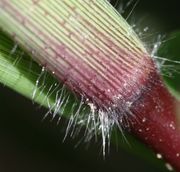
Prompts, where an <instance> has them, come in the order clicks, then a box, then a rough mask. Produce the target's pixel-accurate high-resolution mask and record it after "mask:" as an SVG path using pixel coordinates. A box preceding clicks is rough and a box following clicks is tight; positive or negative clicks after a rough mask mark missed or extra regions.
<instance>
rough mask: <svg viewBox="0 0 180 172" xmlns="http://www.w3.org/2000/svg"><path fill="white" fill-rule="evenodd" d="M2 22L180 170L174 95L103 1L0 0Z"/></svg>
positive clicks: (71, 84)
mask: <svg viewBox="0 0 180 172" xmlns="http://www.w3.org/2000/svg"><path fill="white" fill-rule="evenodd" d="M0 28H1V29H2V30H3V31H5V32H6V33H8V34H9V35H11V37H13V38H14V40H15V41H17V42H18V43H19V44H21V45H22V46H23V47H24V49H26V51H28V52H29V53H31V54H32V57H33V58H34V59H35V60H36V61H37V62H38V63H40V64H41V65H42V66H44V67H45V68H46V69H48V70H49V71H50V72H52V73H53V74H54V75H55V76H56V77H57V78H58V79H59V80H60V81H63V82H64V83H65V84H66V85H67V86H68V87H69V88H70V89H71V90H72V91H74V92H76V93H77V95H79V96H83V97H84V98H85V99H86V100H88V101H90V102H92V103H94V105H96V106H97V107H98V108H99V109H102V110H105V111H109V112H111V113H110V114H111V115H116V116H117V118H118V120H119V121H120V123H122V124H123V125H124V127H126V128H127V129H129V130H131V132H133V133H134V134H135V135H136V136H138V137H139V138H140V139H141V140H143V141H144V142H145V143H147V144H148V145H150V146H151V147H152V148H153V149H154V150H155V151H156V152H158V153H159V154H161V156H163V157H164V158H165V159H166V160H167V161H168V162H169V163H170V164H171V165H172V166H174V168H176V169H177V170H179V171H180V156H179V155H180V132H179V126H178V124H177V122H176V121H177V120H176V113H175V111H176V110H175V101H174V99H173V98H172V96H171V95H170V94H169V92H168V91H167V89H166V88H165V86H164V85H163V83H162V81H161V78H160V77H159V74H158V72H157V69H156V67H155V64H154V62H153V60H152V59H151V58H150V56H149V54H148V53H147V52H146V50H145V48H144V46H143V44H142V42H141V41H140V40H139V39H138V37H137V36H136V34H135V33H134V32H133V30H132V29H131V27H130V26H129V25H128V24H127V23H126V21H125V20H124V19H123V18H122V17H121V16H120V15H119V14H118V13H117V12H116V11H115V10H114V9H113V8H112V6H111V5H110V4H109V3H108V2H107V1H106V0H60V1H58V0H0ZM112 112H113V113H112ZM114 112H115V113H114ZM127 121H128V124H127ZM126 124H127V125H126Z"/></svg>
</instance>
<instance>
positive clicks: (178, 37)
mask: <svg viewBox="0 0 180 172" xmlns="http://www.w3.org/2000/svg"><path fill="white" fill-rule="evenodd" d="M158 56H159V57H160V58H162V59H163V60H162V59H161V63H162V67H161V68H162V74H163V78H164V80H165V82H166V84H167V86H168V87H169V89H170V91H171V92H172V94H174V95H175V96H176V97H177V98H178V99H180V32H178V31H176V32H173V33H171V34H170V35H169V36H168V37H167V38H166V41H165V42H164V43H163V44H162V46H161V47H160V49H159V51H158Z"/></svg>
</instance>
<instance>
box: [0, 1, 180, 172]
mask: <svg viewBox="0 0 180 172" xmlns="http://www.w3.org/2000/svg"><path fill="white" fill-rule="evenodd" d="M121 2H122V1H120V3H121ZM127 2H129V1H125V0H124V1H123V3H122V4H123V5H124V7H125V4H127ZM178 2H179V1H178V0H171V1H165V0H151V1H144V0H140V1H139V3H138V4H137V6H136V8H135V10H134V11H133V13H132V15H131V17H129V20H128V21H129V22H130V23H131V24H136V23H137V27H136V28H138V27H142V29H143V28H145V27H146V26H148V27H149V31H148V33H145V36H146V34H147V37H146V39H145V42H146V43H147V45H148V47H150V48H151V47H152V45H151V44H152V43H153V41H154V40H156V38H157V36H158V34H159V33H162V34H166V35H168V34H170V33H171V32H173V31H176V30H180V9H179V5H178ZM134 3H135V1H134ZM134 3H132V4H131V5H130V6H129V7H127V9H126V10H125V12H124V13H123V15H124V17H127V16H128V14H129V13H130V11H131V9H132V8H133V4H134ZM112 4H115V5H116V7H118V5H119V4H117V3H116V0H114V1H112ZM151 33H152V34H151ZM149 35H150V36H149ZM179 46H180V45H177V44H176V51H177V54H178V52H179V50H178V47H179ZM171 49H172V51H173V48H171ZM167 53H168V52H167ZM179 55H180V53H179ZM164 56H166V54H164ZM179 59H180V58H179ZM176 83H180V81H179V80H176ZM179 85H180V84H179ZM0 105H1V108H0V172H11V171H12V172H30V171H33V172H36V171H38V172H41V171H42V172H57V171H62V172H65V171H66V172H70V171H79V172H83V171H94V172H96V171H97V172H99V171H104V172H105V171H113V172H116V171H118V172H119V171H128V172H131V171H138V172H156V171H157V172H159V171H166V168H164V167H163V166H162V165H161V162H160V168H159V167H157V166H154V165H153V163H152V162H150V161H146V160H144V159H143V158H142V157H140V156H137V155H136V154H134V153H131V152H133V151H131V150H132V149H134V148H133V146H134V144H133V143H130V144H131V146H127V147H129V148H128V149H123V148H121V147H120V146H116V145H111V149H110V153H109V154H108V155H107V156H106V159H105V160H104V159H103V157H102V153H101V142H100V141H99V142H98V143H93V142H92V143H91V144H90V145H86V144H83V143H81V144H79V145H78V146H77V147H76V146H75V145H77V143H78V142H79V140H81V137H82V136H81V135H79V137H77V138H75V139H72V138H67V139H66V140H65V142H63V137H64V134H65V128H64V127H65V126H66V125H65V123H66V122H67V121H66V120H64V119H63V120H62V121H61V123H60V124H59V125H56V122H57V119H55V120H53V121H52V122H51V118H50V116H49V117H48V118H47V119H45V120H44V121H42V118H43V117H44V114H45V113H46V112H47V110H46V109H43V108H42V107H41V108H39V106H38V105H37V104H33V103H32V101H30V100H28V99H26V98H24V97H22V96H21V95H19V94H17V93H15V92H13V91H11V90H10V89H8V88H7V87H5V86H3V85H2V84H1V85H0ZM150 156H152V157H154V159H156V156H155V155H152V154H151V155H150ZM159 161H160V160H159Z"/></svg>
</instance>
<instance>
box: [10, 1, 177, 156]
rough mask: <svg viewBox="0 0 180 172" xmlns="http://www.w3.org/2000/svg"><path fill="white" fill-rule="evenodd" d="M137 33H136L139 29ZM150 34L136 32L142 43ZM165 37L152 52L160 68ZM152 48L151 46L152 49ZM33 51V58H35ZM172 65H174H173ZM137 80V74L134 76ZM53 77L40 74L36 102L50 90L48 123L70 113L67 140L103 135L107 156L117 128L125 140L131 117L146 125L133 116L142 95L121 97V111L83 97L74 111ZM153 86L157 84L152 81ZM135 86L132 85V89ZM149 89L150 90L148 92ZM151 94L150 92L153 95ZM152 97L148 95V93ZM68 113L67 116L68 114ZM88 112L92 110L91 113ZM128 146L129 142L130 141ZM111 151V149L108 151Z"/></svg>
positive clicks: (85, 140)
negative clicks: (128, 99)
mask: <svg viewBox="0 0 180 172" xmlns="http://www.w3.org/2000/svg"><path fill="white" fill-rule="evenodd" d="M132 2H133V1H129V3H128V4H127V5H125V7H126V8H127V7H130V4H132ZM138 3H139V1H136V2H135V4H134V5H133V7H132V9H131V10H130V12H129V14H128V15H127V17H126V19H127V20H130V18H131V16H132V14H133V11H134V10H135V7H136V6H137V4H138ZM135 27H137V25H132V27H130V29H129V30H131V28H133V29H135ZM135 30H136V29H135ZM148 30H149V27H147V26H146V27H144V28H143V31H140V30H138V29H137V30H136V31H137V32H138V35H139V37H140V38H141V39H145V38H147V37H149V36H151V34H150V35H148V34H147V31H148ZM162 42H163V41H162V38H161V35H158V37H157V41H156V43H154V44H153V46H152V48H150V49H152V51H151V57H153V58H155V59H159V60H161V63H159V64H160V68H162V67H163V66H165V64H164V62H165V61H170V60H165V59H164V58H162V57H157V56H156V55H155V54H156V52H157V50H158V48H159V46H160V45H161V43H162ZM149 45H150V44H147V46H149ZM17 48H18V46H17V44H15V45H14V47H13V48H12V50H11V51H10V54H11V55H13V54H14V53H15V52H16V50H17ZM34 53H36V52H34V51H33V50H32V54H34ZM22 56H23V52H22V55H20V56H18V57H17V58H16V59H14V63H13V64H14V65H17V64H18V63H19V61H20V60H21V58H22ZM170 62H171V61H170ZM174 62H175V63H176V64H179V62H176V61H174ZM29 66H30V67H29V69H30V70H31V63H30V65H29ZM136 72H139V71H138V69H137V71H136ZM52 73H53V72H52ZM134 75H135V77H136V73H134ZM48 76H49V74H48V73H47V71H46V68H45V67H42V69H41V71H40V73H39V74H38V77H37V80H36V84H35V87H34V89H33V92H32V100H33V101H36V100H37V99H38V98H39V97H40V96H41V95H43V94H44V90H47V92H46V95H45V97H44V99H43V101H42V102H41V103H42V104H48V108H49V110H48V111H47V113H46V114H45V115H44V118H43V119H45V118H46V117H47V116H48V114H51V120H54V119H55V117H56V116H58V122H57V123H59V121H60V119H61V117H62V114H65V113H66V116H68V118H69V122H68V124H67V128H66V132H65V136H64V139H65V138H66V137H67V136H70V137H74V136H76V135H77V134H79V133H80V131H81V129H82V128H83V129H84V138H83V140H84V142H87V143H88V142H89V141H90V140H91V139H95V140H97V137H98V135H101V138H102V152H103V155H104V156H105V153H106V146H107V147H108V148H109V147H110V140H111V133H112V130H113V128H114V126H117V127H118V129H119V130H120V132H121V133H122V136H123V137H124V138H125V140H126V137H125V136H124V133H123V128H124V127H125V128H126V129H128V128H130V125H131V124H132V121H130V120H129V116H131V118H132V119H133V120H136V121H137V122H141V121H142V120H144V121H145V119H142V120H139V119H137V118H136V116H135V115H134V114H133V112H131V106H132V105H133V103H135V102H136V101H137V100H138V99H139V96H141V94H140V93H139V92H137V93H136V94H135V98H133V99H132V100H131V101H127V100H123V98H121V97H120V96H117V99H118V102H119V104H117V107H114V108H109V107H106V108H104V109H100V108H98V107H97V106H96V105H95V103H94V102H92V101H89V100H87V98H86V96H84V95H81V96H79V97H78V101H77V102H76V101H74V102H73V103H72V104H71V107H69V106H68V104H69V101H71V95H70V94H69V92H68V91H67V88H66V87H65V85H64V84H59V83H58V81H56V80H53V82H52V83H51V84H50V85H47V81H48V80H49V77H48ZM152 82H153V81H152ZM130 86H131V85H130ZM130 86H129V85H125V89H128V87H130ZM146 89H147V88H146ZM149 89H151V88H149ZM149 92H150V91H149ZM147 94H148V93H147ZM52 95H54V99H55V101H54V102H50V97H51V96H52ZM67 109H68V112H65V111H67ZM87 109H88V110H87ZM127 142H128V141H127ZM108 150H109V149H108Z"/></svg>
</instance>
